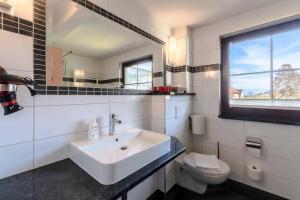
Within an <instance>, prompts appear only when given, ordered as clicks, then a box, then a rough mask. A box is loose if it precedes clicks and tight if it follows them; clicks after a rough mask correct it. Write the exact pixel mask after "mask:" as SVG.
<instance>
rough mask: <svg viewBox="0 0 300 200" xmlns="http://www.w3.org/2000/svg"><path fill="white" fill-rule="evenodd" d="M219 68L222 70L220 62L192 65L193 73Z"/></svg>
mask: <svg viewBox="0 0 300 200" xmlns="http://www.w3.org/2000/svg"><path fill="white" fill-rule="evenodd" d="M217 70H220V64H212V65H202V66H196V67H192V73H197V72H208V71H217Z"/></svg>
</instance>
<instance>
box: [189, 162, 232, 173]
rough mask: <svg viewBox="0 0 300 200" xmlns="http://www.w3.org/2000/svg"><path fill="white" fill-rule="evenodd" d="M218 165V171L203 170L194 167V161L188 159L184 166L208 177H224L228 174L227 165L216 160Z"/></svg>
mask: <svg viewBox="0 0 300 200" xmlns="http://www.w3.org/2000/svg"><path fill="white" fill-rule="evenodd" d="M218 162H219V165H220V170H210V169H203V168H199V167H195V165H194V161H193V160H192V159H190V158H188V159H185V164H186V165H188V166H189V167H191V168H193V170H195V171H196V172H198V173H202V174H206V175H209V176H218V175H225V174H229V173H230V167H229V166H228V164H227V163H225V162H223V161H222V160H218Z"/></svg>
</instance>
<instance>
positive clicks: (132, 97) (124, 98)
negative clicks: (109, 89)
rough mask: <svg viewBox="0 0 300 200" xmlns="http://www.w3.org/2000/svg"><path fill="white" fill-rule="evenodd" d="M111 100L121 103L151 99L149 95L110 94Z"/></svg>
mask: <svg viewBox="0 0 300 200" xmlns="http://www.w3.org/2000/svg"><path fill="white" fill-rule="evenodd" d="M109 101H110V102H111V103H121V102H136V101H142V102H144V101H150V97H149V96H146V95H145V96H143V95H120V96H119V95H112V96H109Z"/></svg>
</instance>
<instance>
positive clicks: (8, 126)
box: [0, 107, 33, 146]
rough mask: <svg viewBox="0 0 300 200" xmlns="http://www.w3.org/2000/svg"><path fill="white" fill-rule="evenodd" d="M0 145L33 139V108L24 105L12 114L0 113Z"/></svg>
mask: <svg viewBox="0 0 300 200" xmlns="http://www.w3.org/2000/svg"><path fill="white" fill-rule="evenodd" d="M0 127H1V131H0V146H6V145H12V144H17V143H23V142H29V141H32V140H33V108H32V107H25V108H24V109H23V110H21V111H18V112H16V113H14V114H11V115H7V116H3V114H2V113H1V115H0Z"/></svg>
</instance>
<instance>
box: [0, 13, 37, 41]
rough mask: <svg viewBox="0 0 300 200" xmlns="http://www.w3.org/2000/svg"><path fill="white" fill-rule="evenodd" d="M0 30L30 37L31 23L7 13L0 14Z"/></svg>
mask: <svg viewBox="0 0 300 200" xmlns="http://www.w3.org/2000/svg"><path fill="white" fill-rule="evenodd" d="M0 29H2V30H5V31H9V32H13V33H17V34H21V35H25V36H29V37H32V34H33V23H32V22H31V21H28V20H25V19H22V18H19V17H15V16H12V15H9V14H7V13H2V12H0Z"/></svg>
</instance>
